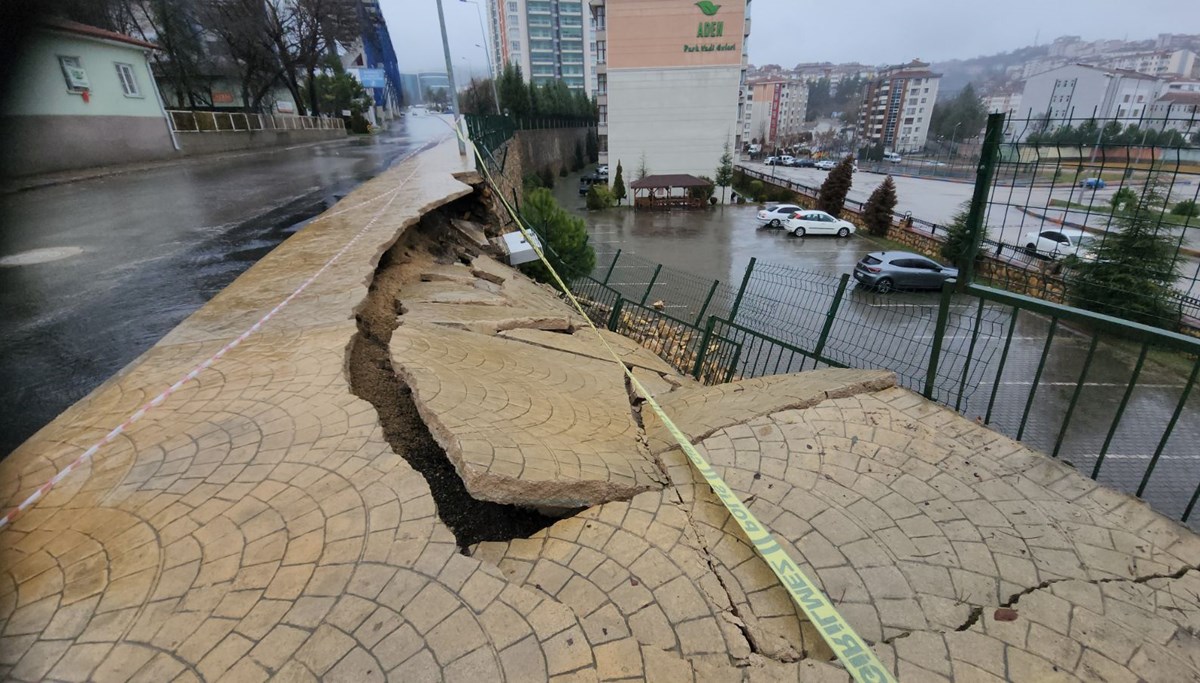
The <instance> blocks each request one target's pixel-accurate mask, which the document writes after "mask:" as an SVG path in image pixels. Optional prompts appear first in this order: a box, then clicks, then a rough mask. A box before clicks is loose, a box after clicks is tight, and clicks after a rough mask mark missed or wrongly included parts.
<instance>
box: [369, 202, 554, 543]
mask: <svg viewBox="0 0 1200 683" xmlns="http://www.w3.org/2000/svg"><path fill="white" fill-rule="evenodd" d="M471 210H475V211H478V208H477V200H476V199H475V198H474V197H472V196H468V197H465V198H463V199H460V200H458V201H456V202H454V203H452V204H449V205H447V206H444V207H442V208H441V209H437V210H435V211H432V212H430V213H427V214H426V215H425V216H424V217H423V218H422V219H421V222H420V223H419V224H418V225H415V226H413V227H411V228H409V229H408V230H407V231H406V232H405V233H404V234H403V235H402V236H401V237H400V239H398V240H397V241H396V243H395V244H393V245H392V246H391V247H390V248H388V249H387V251H386V252H384V254H383V256H382V257H381V258H380V260H379V265H378V267H377V268H376V270H375V275H374V277H373V278H372V281H371V284H370V286H369V288H368V293H367V297H366V299H365V300H364V301H363V302H362V303H361V304H360V305H359V306H358V308H357V309H356V320H357V323H358V333H357V334H355V335H354V337H353V339H352V340H351V342H350V346H349V353H348V359H347V366H346V372H347V375H348V376H349V381H350V389H351V392H352V393H353V394H354V395H355V396H358V397H359V398H362V399H364V400H366V401H367V402H369V403H370V404H371V405H372V406H374V407H375V411H376V413H377V414H378V415H379V422H380V424H381V426H382V427H383V433H384V437H385V438H386V439H387V442H388V444H389V445H390V446H391V447H392V450H393V451H394V452H395V453H396V454H397V455H399V456H401V457H402V458H404V459H405V461H406V462H408V464H409V465H411V466H412V468H413V469H415V470H416V471H417V472H419V473H420V474H421V476H423V477H424V478H425V481H426V483H427V484H428V485H429V490H430V492H431V493H432V494H433V499H434V503H435V504H436V506H437V512H438V517H439V518H441V520H442V522H444V523H445V524H446V526H447V527H449V528H450V530H451V531H452V532H453V533H454V537H455V540H456V541H457V544H458V547H459V549H460V550H462V551H465V549H466V548H469V547H470V546H472V545H474V544H476V543H479V542H481V541H507V540H511V539H514V538H526V537H528V536H530V535H531V534H533V533H535V532H537V531H540V530H541V529H544V528H546V527H548V526H550V525H551V524H553V523H554V522H556V521H558V520H559V519H561V517H547V516H545V515H542V514H540V513H538V512H537V511H535V510H530V509H526V508H522V507H518V506H515V505H504V504H500V503H493V502H489V501H484V500H479V499H477V498H475V497H473V496H471V494H470V493H469V492H468V491H467V489H466V486H464V484H463V481H462V479H461V478H460V477H459V475H458V472H457V471H456V470H455V469H454V465H453V464H452V463H451V462H450V459H449V457H447V455H446V452H445V451H444V450H443V449H442V447H441V446H439V445H438V443H437V441H436V440H434V438H433V435H432V434H431V433H430V431H429V428H428V426H426V424H425V422H424V421H423V420H422V419H421V416H420V414H419V413H418V411H417V407H416V404H415V402H414V401H413V396H412V390H411V389H410V388H409V387H408V386H407V385H406V384H405V383H404V382H403V381H401V379H400V377H399V376H398V375H397V374H396V371H395V369H394V368H393V367H392V361H391V355H390V353H389V351H388V344H389V343H390V341H391V338H392V332H393V331H394V330H395V329H396V327H397V326H398V324H399V319H398V316H399V315H400V314H401V313H402V311H403V309H402V305H401V303H400V302H399V301H398V299H397V295H398V293H399V290H400V285H401V281H400V279H399V273H398V270H399V268H400V266H401V265H402V264H403V263H404V262H405V261H406V260H407V259H408V258H409V257H410V256H411V254H412V252H413V250H414V249H415V247H416V243H417V241H418V240H431V241H434V242H436V241H437V240H438V239H439V233H440V236H441V237H442V238H444V237H445V235H446V234H447V232H448V231H446V230H444V229H443V228H444V226H445V225H446V223H447V222H448V220H449V219H450V218H451V217H459V216H461V215H465V214H469V213H470V212H471Z"/></svg>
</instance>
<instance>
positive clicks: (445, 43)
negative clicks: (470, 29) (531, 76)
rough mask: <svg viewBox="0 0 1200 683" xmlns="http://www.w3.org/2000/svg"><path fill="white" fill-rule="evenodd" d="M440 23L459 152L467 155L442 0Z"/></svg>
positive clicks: (440, 1) (439, 6)
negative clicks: (460, 126)
mask: <svg viewBox="0 0 1200 683" xmlns="http://www.w3.org/2000/svg"><path fill="white" fill-rule="evenodd" d="M437 11H438V24H440V25H441V28H442V51H443V52H444V53H445V56H446V80H447V81H449V85H450V105H451V106H453V107H454V130H455V132H456V133H457V135H456V136H455V137H457V138H458V154H459V156H466V155H467V143H466V142H464V141H463V136H462V131H461V130H460V128H459V118H460V117H461V115H462V107H460V106H459V104H458V88H457V87H455V85H454V60H453V59H451V58H450V39H449V37H447V35H446V13H445V12H444V11H442V0H437Z"/></svg>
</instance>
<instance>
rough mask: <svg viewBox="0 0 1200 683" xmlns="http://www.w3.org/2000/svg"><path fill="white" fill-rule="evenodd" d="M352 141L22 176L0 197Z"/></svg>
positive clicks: (5, 185) (0, 186)
mask: <svg viewBox="0 0 1200 683" xmlns="http://www.w3.org/2000/svg"><path fill="white" fill-rule="evenodd" d="M351 139H353V138H351V137H346V138H345V139H341V138H339V139H336V140H319V141H317V142H306V143H304V144H300V145H289V146H287V147H269V148H265V149H250V150H245V151H240V152H218V153H214V154H201V155H194V156H186V157H179V158H175V159H163V160H161V161H148V162H144V163H138V164H119V165H114V166H98V167H95V168H82V169H76V170H70V171H62V172H59V173H46V174H42V175H36V176H21V177H18V178H0V194H12V193H14V192H26V191H28V190H36V189H40V188H43V187H53V186H55V185H66V184H68V183H75V182H79V181H81V180H93V179H95V178H105V177H108V176H114V175H123V174H126V173H141V172H144V171H154V170H158V169H163V168H174V167H177V166H184V165H201V164H208V163H214V162H222V161H228V160H229V159H238V158H241V157H246V156H252V155H265V154H276V153H279V152H286V151H289V150H294V149H303V148H306V147H318V146H321V145H333V144H342V143H345V142H346V141H347V140H351Z"/></svg>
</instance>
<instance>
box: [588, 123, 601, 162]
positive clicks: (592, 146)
mask: <svg viewBox="0 0 1200 683" xmlns="http://www.w3.org/2000/svg"><path fill="white" fill-rule="evenodd" d="M587 158H588V163H589V164H594V163H596V162H597V161H598V160H599V159H600V136H599V135H597V134H596V129H595V128H588V132H587Z"/></svg>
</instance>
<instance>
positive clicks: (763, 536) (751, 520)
mask: <svg viewBox="0 0 1200 683" xmlns="http://www.w3.org/2000/svg"><path fill="white" fill-rule="evenodd" d="M455 132H456V134H457V135H458V137H459V139H461V140H463V141H464V142H465V143H466V144H468V145H471V147H472V149H474V151H475V157H476V159H478V160H479V166H480V168H481V169H483V174H484V176H485V177H486V178H487V181H488V183H489V184H490V185H491V186H492V188H493V189H494V190H495V191H496V196H497V197H499V198H500V202H501V203H502V204H504V208H505V209H506V210H507V211H508V214H509V216H511V217H512V219H513V222H515V223H516V225H517V229H518V230H520V231H521V235H522V236H523V237H524V238H525V241H527V242H528V243H529V244H530V246H532V247H533V250H534V253H536V254H537V257H538V258H539V259H541V261H542V264H543V265H545V266H546V270H548V271H550V274H551V275H552V276H553V277H554V281H555V282H556V283H557V284H558V287H559V289H561V290H562V291H563V292H564V293H565V294H566V295H567V298H568V299H570V300H571V303H572V304H573V305H574V306H575V310H577V311H579V314H580V315H581V316H582V317H583V319H584V320H586V321H587V324H588V327H590V328H592V331H594V332H595V333H596V338H597V339H599V340H600V343H601V344H602V345H603V346H604V348H605V350H606V351H608V353H609V354H610V355H611V356H612V357H613V360H614V361H616V363H617V365H619V366H620V367H621V369H622V370H623V371H624V372H625V376H626V377H628V378H629V381H630V383H631V384H632V385H633V387H634V388H635V389H636V390H637V392H638V394H640V395H641V396H642V398H644V399H645V400H646V405H648V406H650V409H651V410H653V411H654V414H655V415H657V416H658V419H660V420H662V423H663V425H664V426H666V428H667V431H668V432H670V433H671V436H672V437H674V438H675V441H676V442H677V443H678V444H679V446H680V448H682V449H683V452H684V453H686V454H687V457H688V459H689V460H691V461H692V464H693V465H695V467H696V470H697V471H698V472H700V474H701V475H702V476H703V477H704V480H705V481H707V482H708V485H709V486H710V487H711V488H712V490H713V493H715V494H717V497H718V498H720V499H721V502H722V503H723V504H724V505H725V508H726V509H727V510H729V514H731V515H733V518H734V519H735V520H737V523H738V526H740V527H742V531H744V532H745V533H746V537H747V538H749V539H750V542H751V543H752V544H754V549H755V550H757V551H758V554H759V555H761V556H762V558H763V559H764V560H766V562H767V565H768V566H770V567H771V571H773V572H775V576H778V577H779V580H780V582H781V583H782V584H783V587H784V588H785V589H787V592H788V593H789V594H790V595H791V596H792V600H795V602H796V604H797V605H799V606H800V609H801V610H802V611H803V612H804V614H805V616H807V617H808V619H809V621H810V622H812V624H813V626H815V627H816V628H817V631H818V632H819V633H820V634H821V637H822V638H823V639H824V640H825V642H826V643H827V644H828V645H829V647H830V648H831V649H832V650H833V653H834V654H835V655H837V658H838V660H840V661H841V662H842V664H843V665H844V666H845V667H846V669H847V670H848V671H849V672H850V675H851V676H853V677H854V680H856V681H858V682H859V683H880V682H884V681H891V682H893V683H894V682H895V680H896V679H895V678H894V677H893V676H892V674H891V672H890V671H888V669H887V667H885V666H884V665H883V663H882V662H880V661H879V658H878V657H876V656H875V653H874V652H873V651H872V650H871V648H870V647H869V646H867V643H866V641H864V640H863V639H862V638H861V637H860V636H859V635H858V634H857V633H855V632H854V629H853V628H851V627H850V624H849V623H847V622H846V619H845V618H844V617H842V615H841V614H840V613H839V612H838V611H837V608H835V607H834V606H833V603H832V602H831V601H830V600H829V598H828V597H826V595H825V594H824V593H823V592H822V591H821V589H819V588H817V586H816V585H815V584H814V583H813V581H812V579H810V578H808V576H807V575H805V573H804V572H803V571H801V569H800V567H798V566H796V563H795V562H793V561H792V558H790V557H789V556H788V554H787V551H786V550H784V549H783V546H781V545H779V542H778V541H776V540H775V537H774V536H772V535H771V532H770V531H768V530H767V528H766V526H765V525H763V524H762V522H759V521H758V518H757V517H755V516H754V513H752V512H750V509H749V508H747V507H746V505H745V503H743V502H742V501H741V499H740V498H738V496H737V494H736V493H734V492H733V489H731V488H729V485H728V484H726V483H725V480H724V479H722V478H721V476H720V475H719V474H717V472H716V470H714V469H713V468H712V466H711V465H709V464H708V461H706V460H705V459H704V456H702V455H700V452H699V451H697V450H696V448H695V446H693V445H692V443H691V441H689V440H688V438H687V435H685V434H684V433H683V432H682V431H680V429H679V428H678V427H676V426H675V423H674V422H673V421H671V418H670V417H668V416H667V413H666V411H664V410H663V409H662V406H660V405H659V404H658V401H655V400H654V397H653V396H651V395H650V392H649V391H647V390H646V388H645V387H644V386H642V383H641V382H639V381H638V380H637V378H636V377H634V376H633V373H632V372H630V370H629V368H628V367H626V366H625V363H623V362H622V361H621V357H620V356H619V355H617V353H616V352H615V351H613V349H612V347H611V346H609V345H608V342H607V341H606V340H605V339H604V335H602V334H600V330H599V329H597V328H596V326H595V325H594V324H592V321H591V318H589V317H588V315H587V313H586V312H584V310H583V306H581V305H580V303H579V301H578V300H577V299H576V298H575V295H574V294H572V293H571V289H570V288H569V287H567V283H565V282H563V280H562V278H561V277H559V275H558V271H556V270H554V266H551V265H550V261H548V260H547V259H546V255H545V254H544V253H542V247H541V242H540V241H538V240H537V239H534V238H533V237H532V236H531V234H530V233H529V231H528V229H527V228H526V227H525V225H524V224H523V223H522V222H521V219H520V218H519V217H518V216H517V213H516V211H514V210H513V208H512V206H511V205H509V203H508V200H507V199H505V198H504V193H503V192H501V191H500V187H499V186H498V185H497V184H496V182H495V180H494V179H493V178H492V174H491V173H490V172H489V171H488V167H487V162H485V161H484V159H483V157H482V156H481V155H480V153H479V149H478V148H476V147H475V144H474V142H472V141H470V140H467V139H466V138H464V137H463V135H462V132H461V131H460V130H459V129H458V127H457V126H456V127H455Z"/></svg>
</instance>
